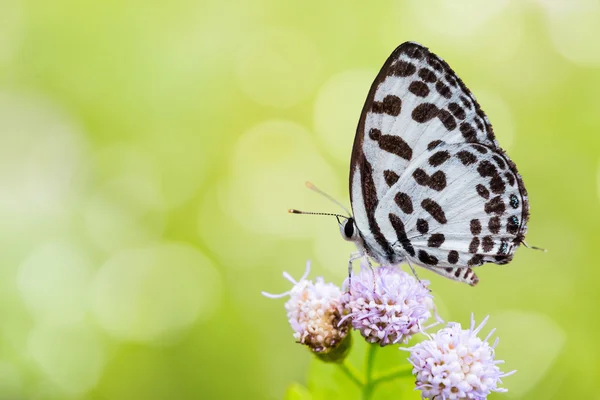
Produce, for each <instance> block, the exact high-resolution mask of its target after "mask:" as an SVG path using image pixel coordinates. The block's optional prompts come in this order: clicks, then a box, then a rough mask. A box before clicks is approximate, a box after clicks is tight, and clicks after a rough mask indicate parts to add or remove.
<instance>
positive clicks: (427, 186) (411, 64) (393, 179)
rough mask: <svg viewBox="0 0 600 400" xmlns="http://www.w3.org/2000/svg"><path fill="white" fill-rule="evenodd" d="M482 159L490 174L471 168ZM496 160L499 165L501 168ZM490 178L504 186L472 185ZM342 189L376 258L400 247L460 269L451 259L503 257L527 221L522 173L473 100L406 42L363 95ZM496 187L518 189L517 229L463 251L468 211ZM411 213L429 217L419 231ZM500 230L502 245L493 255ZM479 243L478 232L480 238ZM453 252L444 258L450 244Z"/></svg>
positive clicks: (476, 213)
mask: <svg viewBox="0 0 600 400" xmlns="http://www.w3.org/2000/svg"><path fill="white" fill-rule="evenodd" d="M476 143H479V144H481V146H479V149H477V146H473V144H476ZM442 151H448V153H449V157H448V160H444V161H443V162H442V163H440V164H439V165H438V166H437V167H434V166H433V165H432V164H431V163H430V162H429V159H430V158H431V157H432V156H434V154H436V153H440V152H442ZM482 151H486V152H487V153H486V154H487V155H486V154H483V153H482ZM461 152H470V154H473V155H474V156H475V161H473V163H471V164H469V165H465V163H464V162H463V161H461V159H460V156H459V153H461ZM437 157H442V156H440V155H438V156H437ZM497 159H499V160H500V161H497ZM440 161H441V160H440ZM482 163H483V164H482ZM486 163H490V164H491V165H492V166H494V168H495V169H496V172H495V173H494V174H491V172H490V174H491V175H490V176H482V175H481V174H480V173H479V172H478V168H481V169H485V167H486V166H487V164H486ZM500 163H501V164H502V165H503V166H504V168H500V167H501V166H502V165H500ZM434 164H435V163H434ZM442 164H443V165H442ZM481 165H483V166H481ZM492 179H493V183H494V185H495V186H494V187H496V189H497V190H499V189H498V188H499V186H500V185H504V187H505V191H504V192H503V193H492V194H491V196H492V197H490V198H489V199H485V198H484V197H483V196H481V195H478V194H477V193H476V192H475V188H476V187H477V185H478V184H480V185H483V186H485V185H488V191H489V190H490V189H491V187H490V185H491V184H492ZM486 180H487V182H486ZM500 181H502V182H500ZM442 184H443V185H442ZM441 186H443V187H441ZM507 187H510V190H509V189H507ZM469 190H470V192H469ZM467 192H468V193H469V194H467ZM399 193H403V194H404V195H405V196H408V197H409V198H410V200H411V201H412V203H414V204H413V207H414V214H415V215H412V216H410V215H405V214H404V213H403V212H402V210H400V208H399V206H398V204H397V202H396V200H395V199H396V197H397V196H399ZM350 195H351V200H352V209H353V213H354V218H355V221H356V224H357V226H358V229H359V231H360V233H361V235H362V237H363V240H364V243H365V249H366V251H367V253H368V254H369V255H370V256H372V257H373V258H375V259H376V260H377V261H379V262H380V263H397V262H400V261H402V260H403V258H405V257H407V256H408V257H410V258H411V259H412V260H413V261H414V262H415V263H417V264H419V265H421V266H424V267H428V268H430V269H434V270H436V272H438V273H441V274H442V275H446V276H448V275H452V276H448V277H450V278H452V279H457V280H463V281H464V280H465V279H464V277H463V276H461V277H457V276H454V275H455V271H454V268H465V267H469V266H475V265H480V264H481V263H483V262H496V263H506V262H508V261H510V259H511V258H512V254H513V252H514V250H515V249H516V247H517V246H518V244H519V243H520V241H521V240H522V238H523V236H524V234H525V232H526V229H527V228H526V223H527V218H528V203H527V194H526V191H525V188H524V185H523V182H522V179H521V177H520V175H519V174H518V172H517V170H516V167H515V165H514V163H512V162H511V161H510V159H509V158H508V157H507V156H506V155H505V153H504V151H502V149H501V148H500V147H499V145H498V143H497V141H496V140H495V138H494V134H493V130H492V128H491V125H490V123H489V121H488V119H487V117H486V116H485V114H484V113H483V111H482V110H481V108H480V107H479V104H478V103H477V101H476V100H475V98H474V97H473V95H472V94H471V93H470V91H469V90H468V89H467V87H466V86H465V85H464V83H463V82H462V81H461V80H460V79H459V78H458V77H457V76H456V74H455V73H454V72H453V71H452V69H451V68H450V67H449V66H448V64H446V63H445V62H444V61H443V60H441V59H440V58H439V57H437V56H436V55H434V54H432V53H431V52H429V51H428V50H427V49H426V48H425V47H423V46H421V45H419V44H416V43H411V42H407V43H404V44H402V45H400V46H399V47H398V48H397V49H396V50H395V51H394V52H393V53H392V55H391V56H390V57H389V58H388V60H387V61H386V63H385V64H384V66H383V68H382V69H381V71H380V73H379V75H378V76H377V78H376V79H375V82H374V83H373V85H372V87H371V90H370V92H369V95H368V97H367V101H366V103H365V106H364V108H363V113H362V115H361V119H360V122H359V126H358V130H357V135H356V138H355V142H354V148H353V152H352V160H351V166H350ZM499 195H501V200H502V202H503V204H505V205H506V204H508V203H507V201H510V200H511V195H513V196H516V197H517V201H518V203H519V205H518V210H514V213H513V214H515V215H517V218H518V221H519V223H518V229H517V231H516V232H514V233H510V234H509V235H508V236H507V235H504V236H502V235H501V234H500V232H498V233H495V234H493V235H488V236H491V237H492V239H493V242H494V247H493V248H492V249H491V250H489V251H486V252H484V253H477V252H476V253H472V252H469V246H470V245H471V241H472V240H473V235H472V234H471V231H470V225H469V223H470V221H471V220H472V219H477V217H479V218H481V219H485V217H487V216H488V214H487V213H486V212H485V207H486V204H487V203H489V202H490V201H491V199H494V198H495V197H497V196H499ZM427 199H429V200H431V201H432V202H433V203H429V202H427V204H429V206H428V207H423V204H422V202H423V201H425V200H427ZM495 201H496V202H499V201H500V200H495ZM434 204H435V205H434ZM432 207H433V208H436V207H439V208H441V210H442V211H443V212H444V213H445V214H446V222H445V223H440V222H439V221H437V220H436V219H435V218H434V214H435V213H433V214H432V212H430V211H427V210H426V208H432ZM488 207H489V206H488ZM390 214H392V215H395V216H396V217H392V219H394V220H396V221H397V220H398V219H399V220H400V222H401V223H402V224H403V225H404V230H405V233H406V235H407V236H406V237H407V239H408V240H409V242H410V243H411V245H412V246H413V247H414V248H419V250H421V251H424V252H426V254H427V255H429V256H430V257H428V256H426V255H425V253H421V254H422V257H420V258H419V252H418V251H417V252H416V253H415V256H412V255H410V254H408V253H406V251H405V250H404V251H402V250H400V249H399V248H398V243H399V242H400V241H401V240H400V239H402V237H399V236H398V229H397V225H398V223H397V222H396V227H394V224H393V223H392V222H391V220H390ZM513 214H510V215H509V214H506V211H505V212H503V213H501V214H500V215H498V217H499V218H501V219H502V220H503V221H504V220H506V219H507V218H508V217H510V216H512V215H513ZM417 216H419V217H417ZM469 217H472V218H469ZM467 218H469V219H467ZM419 219H421V220H425V221H427V222H428V223H430V224H431V226H430V227H429V230H428V233H426V234H422V233H419V231H418V229H417V227H416V221H417V220H419ZM465 221H466V222H465ZM482 223H483V222H482ZM438 225H440V226H438ZM441 225H443V226H441ZM512 226H513V224H511V227H512ZM436 229H437V230H439V232H438V231H436ZM511 229H512V228H511ZM436 233H440V234H443V235H444V236H445V241H444V243H445V245H440V246H439V247H432V246H429V245H428V244H429V242H430V236H431V235H435V234H436ZM490 233H491V232H490ZM411 235H412V236H411ZM428 235H429V236H428ZM446 235H448V236H447V237H446ZM400 236H401V235H400ZM436 237H437V238H439V236H433V239H431V240H432V243H433V244H436V242H435V239H436ZM505 239H506V240H508V247H507V249H506V251H507V254H506V255H504V254H502V255H498V254H496V255H492V253H491V252H493V251H494V249H495V250H496V253H497V252H498V250H499V249H500V247H499V246H501V244H500V243H503V240H505ZM481 240H483V237H481V238H480V241H481ZM413 241H414V243H413ZM488 245H489V241H488V240H487V239H486V248H488V247H489V246H488ZM473 246H474V245H473ZM503 247H504V246H503ZM482 249H483V247H482V248H481V249H480V250H482ZM480 250H478V251H480ZM450 252H456V253H458V255H459V257H458V261H457V262H456V263H450V262H449V261H448V254H449V253H450ZM447 253H448V254H447ZM452 254H453V256H452V257H451V260H453V259H454V254H455V253H452ZM468 255H470V257H469V256H468ZM479 256H480V257H479ZM431 257H434V258H435V259H437V262H436V265H432V263H431V262H430V263H426V262H424V261H423V260H427V261H432V260H433V258H431ZM473 257H475V258H474V259H473ZM496 257H499V258H496ZM449 268H452V271H450V270H449ZM447 269H448V270H447ZM465 274H467V273H466V272H465V273H464V274H463V275H465ZM473 276H474V275H473Z"/></svg>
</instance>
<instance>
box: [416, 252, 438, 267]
mask: <svg viewBox="0 0 600 400" xmlns="http://www.w3.org/2000/svg"><path fill="white" fill-rule="evenodd" d="M419 261H421V262H422V263H423V264H426V265H437V263H438V259H437V258H436V257H434V256H432V255H431V254H429V253H427V252H426V251H425V250H419Z"/></svg>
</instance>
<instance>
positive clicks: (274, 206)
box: [223, 120, 345, 235]
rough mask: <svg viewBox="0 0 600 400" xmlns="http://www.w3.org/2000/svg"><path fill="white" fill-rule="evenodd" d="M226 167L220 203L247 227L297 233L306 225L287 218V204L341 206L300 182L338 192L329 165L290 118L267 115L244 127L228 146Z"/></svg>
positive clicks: (322, 208)
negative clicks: (229, 158) (230, 148)
mask: <svg viewBox="0 0 600 400" xmlns="http://www.w3.org/2000/svg"><path fill="white" fill-rule="evenodd" d="M231 172H232V175H231V179H230V181H229V187H228V189H227V192H226V193H225V195H226V197H225V196H224V197H225V198H224V199H223V200H224V207H225V208H226V210H227V212H228V213H230V214H231V215H233V216H234V217H235V219H236V220H237V221H238V222H239V223H240V224H241V225H243V226H244V227H246V229H248V230H251V231H255V232H261V233H267V234H287V235H301V234H302V233H303V232H306V229H307V228H309V225H307V224H305V223H302V221H300V220H297V222H296V221H293V220H291V219H290V218H291V217H292V216H290V215H287V210H288V209H289V208H301V209H307V210H313V211H315V210H316V211H327V210H331V209H333V210H334V211H336V212H339V211H340V210H338V209H337V208H336V206H332V205H331V203H330V202H329V201H328V200H325V199H324V198H323V197H321V196H318V195H316V194H315V193H313V192H312V191H310V190H307V189H306V187H305V186H304V182H305V181H307V180H308V181H312V182H313V183H314V184H316V185H317V186H319V187H321V188H322V189H323V190H325V191H327V192H329V193H330V194H331V195H333V196H334V197H337V198H341V197H340V196H339V195H338V194H339V192H338V190H337V189H338V188H339V184H340V182H339V181H338V180H337V178H336V175H335V174H334V173H333V171H332V169H331V167H330V166H329V165H328V164H327V163H326V162H325V160H324V159H323V158H322V157H321V156H320V155H319V153H318V149H317V148H316V147H315V146H314V144H313V141H312V139H311V137H310V135H309V133H308V132H307V131H306V129H304V128H303V127H302V126H300V125H298V124H295V123H293V122H289V121H279V120H275V121H267V122H264V123H262V124H260V125H258V126H256V127H255V128H252V129H251V130H249V131H248V132H246V133H245V134H244V135H243V136H242V137H241V138H240V139H239V141H238V143H237V144H236V145H235V148H234V150H233V156H232V162H231ZM344 186H345V184H344ZM305 218H306V217H305Z"/></svg>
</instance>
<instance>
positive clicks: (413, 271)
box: [406, 257, 431, 292]
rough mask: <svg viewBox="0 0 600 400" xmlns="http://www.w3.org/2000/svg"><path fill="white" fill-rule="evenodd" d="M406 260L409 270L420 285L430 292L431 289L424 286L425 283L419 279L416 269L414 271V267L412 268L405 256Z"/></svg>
mask: <svg viewBox="0 0 600 400" xmlns="http://www.w3.org/2000/svg"><path fill="white" fill-rule="evenodd" d="M406 262H407V263H408V266H409V267H410V270H411V271H412V273H413V275H414V276H415V278H417V281H418V282H419V283H420V284H421V286H423V287H424V288H426V289H427V290H429V291H430V292H431V289H429V288H428V287H426V286H425V285H423V282H421V279H419V275H417V271H415V269H414V268H413V266H412V264H411V263H410V258H408V257H406Z"/></svg>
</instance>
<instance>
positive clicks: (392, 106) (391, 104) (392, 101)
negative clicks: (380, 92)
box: [371, 94, 402, 117]
mask: <svg viewBox="0 0 600 400" xmlns="http://www.w3.org/2000/svg"><path fill="white" fill-rule="evenodd" d="M371 111H372V112H374V113H377V114H388V115H392V116H394V117H397V116H398V115H400V111H402V100H400V98H399V97H398V96H394V95H391V94H389V95H387V96H385V97H384V98H383V100H382V101H380V102H379V101H374V102H373V105H372V106H371Z"/></svg>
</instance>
